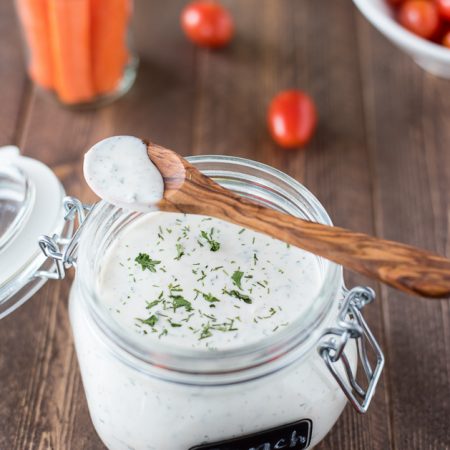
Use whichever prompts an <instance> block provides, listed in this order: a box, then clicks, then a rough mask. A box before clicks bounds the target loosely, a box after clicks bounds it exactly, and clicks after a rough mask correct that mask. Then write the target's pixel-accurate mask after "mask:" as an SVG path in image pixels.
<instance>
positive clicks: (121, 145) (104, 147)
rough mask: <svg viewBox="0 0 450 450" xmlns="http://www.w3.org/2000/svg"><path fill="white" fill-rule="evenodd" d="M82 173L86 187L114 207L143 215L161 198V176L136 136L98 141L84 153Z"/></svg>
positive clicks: (144, 145) (162, 188)
mask: <svg viewBox="0 0 450 450" xmlns="http://www.w3.org/2000/svg"><path fill="white" fill-rule="evenodd" d="M83 170H84V177H85V179H86V182H87V183H88V185H89V187H90V188H91V189H92V190H93V191H94V192H95V193H96V194H97V195H98V196H99V197H101V198H102V199H104V200H106V201H108V202H110V203H112V204H114V205H116V206H120V207H122V208H127V209H131V210H135V211H143V212H146V211H150V210H151V209H152V205H154V204H155V203H157V202H158V201H159V200H161V199H162V197H163V193H164V182H163V179H162V177H161V174H160V173H159V171H158V169H157V168H156V167H155V165H154V164H153V163H152V162H151V161H150V159H149V157H148V155H147V144H146V143H145V142H143V141H142V140H141V139H138V138H136V137H133V136H114V137H110V138H107V139H104V140H103V141H100V142H98V143H97V144H95V145H94V146H93V147H92V148H91V149H90V150H89V151H88V152H87V153H86V155H85V157H84V167H83Z"/></svg>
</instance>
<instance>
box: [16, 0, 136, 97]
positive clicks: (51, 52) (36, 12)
mask: <svg viewBox="0 0 450 450" xmlns="http://www.w3.org/2000/svg"><path fill="white" fill-rule="evenodd" d="M132 1H133V0H16V6H17V12H18V15H19V19H20V22H21V24H22V28H23V31H24V36H25V41H26V44H27V56H28V72H29V75H30V77H31V78H32V79H33V81H34V82H35V83H36V85H38V86H39V87H41V88H43V89H45V90H47V91H51V92H53V93H54V94H55V95H56V97H57V98H58V99H59V101H60V102H61V103H63V104H65V105H70V106H99V105H101V104H104V103H108V102H109V101H112V100H114V99H116V98H118V97H120V96H121V95H122V94H124V93H125V92H127V91H128V89H129V88H130V87H131V85H132V84H133V82H134V79H135V76H136V70H137V61H138V60H137V57H136V56H135V55H134V54H133V53H132V52H131V50H130V46H129V43H128V40H129V25H130V19H131V14H132V6H133V5H132Z"/></svg>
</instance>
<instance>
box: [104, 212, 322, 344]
mask: <svg viewBox="0 0 450 450" xmlns="http://www.w3.org/2000/svg"><path fill="white" fill-rule="evenodd" d="M320 286H321V275H320V269H319V266H318V261H317V258H316V256H314V255H312V254H311V253H308V252H306V251H304V250H301V249H299V248H296V247H291V246H289V245H287V244H286V243H284V242H281V241H278V240H276V239H273V238H271V237H268V236H265V235H263V234H260V233H256V232H253V231H251V230H249V229H245V228H242V227H239V226H237V225H234V224H231V223H228V222H224V221H222V220H218V219H214V218H211V217H205V216H194V215H184V214H174V213H161V212H156V213H150V214H147V215H145V216H143V217H142V218H141V219H139V220H138V221H137V222H135V223H133V224H132V225H130V226H128V227H127V228H126V229H125V230H123V231H122V232H121V234H120V235H119V237H118V238H117V239H116V240H115V241H114V243H113V244H112V245H111V247H110V248H109V249H108V251H107V252H106V254H105V256H104V259H103V264H102V268H101V273H100V276H99V279H98V286H97V290H98V293H99V296H100V298H101V299H102V301H103V302H104V303H105V304H106V305H107V307H108V308H109V310H110V311H111V314H112V315H113V317H114V319H115V320H117V321H118V322H119V323H120V325H122V326H123V327H124V328H126V329H129V330H130V331H132V332H135V333H138V334H140V335H141V336H142V337H143V339H147V340H149V341H152V342H154V341H155V340H156V341H158V340H161V341H164V342H167V343H172V344H174V345H177V346H183V347H189V348H207V349H210V350H212V349H225V348H231V347H236V346H241V345H245V344H248V343H250V342H255V341H258V340H260V339H262V338H264V337H266V336H270V335H271V334H273V333H275V332H277V331H279V330H281V329H283V327H286V326H287V325H288V324H289V323H290V322H291V321H292V320H295V319H296V318H297V317H299V316H300V315H301V314H302V313H303V312H304V310H305V309H306V308H308V307H309V306H310V304H311V302H312V301H313V300H314V299H315V298H316V296H317V294H318V290H319V288H320Z"/></svg>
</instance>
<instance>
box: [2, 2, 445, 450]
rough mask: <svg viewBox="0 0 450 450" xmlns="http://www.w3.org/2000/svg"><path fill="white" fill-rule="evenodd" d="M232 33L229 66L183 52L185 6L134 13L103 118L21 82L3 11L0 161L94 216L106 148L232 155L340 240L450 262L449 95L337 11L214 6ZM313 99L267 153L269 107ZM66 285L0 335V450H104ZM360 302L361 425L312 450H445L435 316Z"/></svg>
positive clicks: (384, 301) (395, 299)
mask: <svg viewBox="0 0 450 450" xmlns="http://www.w3.org/2000/svg"><path fill="white" fill-rule="evenodd" d="M223 1H224V3H226V4H227V5H228V6H229V8H230V9H231V11H232V12H233V13H234V16H235V18H236V22H237V24H236V25H237V36H236V39H235V41H234V43H233V45H231V46H230V47H229V48H228V49H226V50H224V51H220V52H215V53H212V52H209V51H205V50H198V49H195V48H193V47H192V46H191V45H190V44H189V43H188V42H186V40H185V39H184V37H183V35H182V33H181V31H180V27H179V12H180V9H181V8H182V6H183V5H184V3H185V2H184V1H181V0H170V1H167V0H139V1H137V2H136V14H135V19H136V20H135V22H136V23H135V30H136V42H135V44H136V48H137V49H138V51H139V53H140V55H141V58H142V61H141V69H140V72H139V76H138V79H137V82H136V85H135V86H134V88H133V89H132V90H131V91H130V93H129V94H127V96H125V97H124V98H123V99H121V100H119V101H118V102H116V103H115V104H113V105H111V106H108V107H106V108H103V109H100V110H97V111H89V112H75V111H69V110H66V109H63V108H61V107H59V106H58V105H56V104H55V103H53V102H52V101H51V100H50V99H48V98H45V97H43V96H42V95H40V93H39V92H36V90H35V89H34V88H33V87H32V85H31V84H30V83H29V82H28V81H27V78H26V76H25V72H24V62H23V61H24V56H23V52H21V50H20V49H21V40H20V36H19V32H18V25H17V23H16V21H15V14H14V11H13V1H12V0H2V1H1V2H0V32H1V36H2V39H1V41H0V81H1V86H2V89H0V119H1V120H0V144H9V143H15V144H18V145H20V146H21V148H22V150H23V152H24V153H25V154H27V155H30V156H33V157H36V158H39V159H41V160H42V161H44V162H45V163H47V164H49V165H50V166H51V167H52V168H53V169H54V170H55V172H56V173H57V175H58V176H59V177H60V179H61V180H62V182H63V183H64V186H65V188H66V191H67V192H68V193H70V194H71V195H75V196H78V197H80V198H81V199H82V200H84V201H93V200H94V199H95V198H94V196H93V195H92V194H91V193H90V192H89V190H88V189H87V187H86V186H85V184H84V182H83V181H82V177H81V160H82V155H83V153H84V151H85V150H86V149H87V148H88V147H89V146H90V145H92V144H93V143H95V142H96V141H97V140H98V139H101V138H103V137H106V136H108V135H111V134H121V133H127V134H133V135H138V136H146V137H148V138H150V139H151V140H152V141H153V142H158V143H160V144H162V145H164V146H166V147H168V148H172V149H174V150H176V151H178V152H179V153H181V154H183V155H188V154H202V153H203V154H206V153H213V154H223V153H226V154H230V155H236V156H243V157H248V158H252V159H255V160H258V161H262V162H265V163H268V164H270V165H273V166H275V167H277V168H279V169H281V170H283V171H285V172H286V173H288V174H289V175H292V176H294V177H295V178H296V179H298V180H299V181H301V182H303V183H304V184H305V185H306V186H307V187H308V188H309V189H310V190H311V191H313V192H314V193H315V194H316V195H317V197H318V198H319V200H320V201H321V202H322V203H323V204H324V206H325V207H326V209H327V210H328V211H329V213H330V215H331V217H332V218H333V221H334V223H335V224H336V225H340V226H343V227H346V228H350V229H354V230H358V231H362V232H366V233H374V234H376V235H378V236H380V237H383V238H387V239H395V240H400V241H402V242H405V243H407V244H412V245H417V246H421V247H424V248H427V249H429V250H431V251H436V252H438V253H441V254H446V255H447V256H449V255H450V244H449V243H450V202H449V200H450V196H449V192H450V154H449V148H450V82H448V81H445V80H440V79H437V78H435V77H432V76H430V75H427V74H426V73H424V72H422V71H421V70H420V69H419V68H418V67H417V66H416V65H415V64H414V63H413V62H412V61H411V60H410V59H409V58H408V57H407V56H405V55H404V54H403V53H401V52H400V51H399V50H397V49H396V48H394V47H393V46H392V45H391V44H390V43H388V42H387V41H386V40H385V39H384V38H383V37H382V36H380V35H379V34H378V33H377V32H376V31H375V30H373V29H372V28H371V27H370V25H368V24H367V22H366V21H365V20H364V19H362V18H361V17H360V16H359V14H358V12H357V11H356V10H355V9H354V8H353V6H352V4H351V2H350V1H348V0H333V1H325V0H322V1H320V0H302V1H300V0H283V1H280V0H245V1H243V0H240V1H239V0H227V1H225V0H223ZM288 87H299V88H302V89H305V90H307V91H309V92H310V93H311V94H312V95H313V97H314V98H315V100H316V102H317V106H318V110H319V114H320V124H319V129H318V131H317V134H316V136H315V138H314V140H313V141H312V142H311V144H310V145H309V146H308V149H307V150H306V151H300V152H283V151H281V150H279V149H278V148H277V147H276V146H275V145H274V144H273V143H272V142H271V140H270V139H269V137H268V134H267V131H266V127H265V110H266V106H267V103H268V101H269V100H270V98H271V96H272V95H273V94H275V93H276V92H277V91H278V90H279V89H282V88H288ZM70 278H71V277H69V279H67V280H65V281H64V282H49V283H47V284H46V285H45V287H44V288H43V289H42V290H41V291H40V292H39V293H38V294H36V295H35V296H34V297H33V299H32V300H30V301H29V302H28V303H27V304H26V305H24V306H23V307H21V308H20V309H19V310H18V311H16V312H15V313H14V314H13V315H11V316H9V317H7V318H6V319H4V320H2V321H1V322H0V450H25V449H27V450H28V449H33V450H34V449H39V450H41V449H42V450H44V449H58V450H101V449H103V448H104V447H103V446H102V444H101V442H100V440H99V438H98V437H97V435H96V433H95V431H94V429H93V427H92V424H91V422H90V419H89V415H88V411H87V406H86V401H85V398H84V393H83V388H82V385H81V380H80V376H79V371H78V365H77V361H76V356H75V354H74V350H73V344H72V337H71V332H70V325H69V322H68V317H67V297H68V292H69V289H70V283H71V279H70ZM346 281H347V284H348V285H349V286H353V285H355V284H371V285H372V286H373V287H375V289H376V291H377V294H378V299H377V301H376V302H375V303H374V304H373V305H371V306H369V307H368V308H367V310H366V311H365V316H366V317H367V319H368V322H369V324H370V326H371V327H372V329H373V331H374V333H375V335H376V336H377V337H378V339H379V341H380V343H381V345H382V347H383V349H384V351H385V354H386V357H387V362H386V368H385V371H384V374H383V377H382V381H381V385H380V386H379V388H378V390H377V394H376V397H375V399H374V402H373V404H372V406H371V408H370V411H369V413H368V414H366V415H364V416H360V415H357V414H356V413H355V412H354V411H352V410H351V408H350V407H347V408H346V410H345V412H344V414H343V415H342V416H341V418H340V419H339V421H338V423H337V424H336V426H335V427H334V428H333V430H332V431H331V433H330V434H329V435H328V436H327V437H326V439H325V440H324V441H323V442H322V443H321V444H320V445H319V446H318V447H317V449H319V450H361V449H364V450H366V449H368V450H370V449H373V450H386V449H396V450H423V449H425V450H431V449H433V450H442V449H449V448H450V426H449V417H450V404H449V402H450V310H449V301H448V300H440V301H433V302H430V301H424V300H421V299H412V298H408V299H406V298H404V295H403V294H400V293H398V292H397V291H394V290H391V289H389V288H385V287H382V288H380V287H379V286H376V285H374V284H373V283H371V282H369V281H368V280H366V279H364V278H362V277H360V276H356V275H353V274H347V276H346Z"/></svg>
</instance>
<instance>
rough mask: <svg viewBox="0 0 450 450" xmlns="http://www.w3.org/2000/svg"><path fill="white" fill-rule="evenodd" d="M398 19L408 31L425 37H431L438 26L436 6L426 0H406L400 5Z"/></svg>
mask: <svg viewBox="0 0 450 450" xmlns="http://www.w3.org/2000/svg"><path fill="white" fill-rule="evenodd" d="M398 19H399V22H400V23H401V24H402V25H403V26H404V27H405V28H407V29H408V30H409V31H411V32H413V33H415V34H417V35H418V36H421V37H423V38H425V39H431V38H433V37H434V36H435V35H436V33H437V32H438V31H439V28H440V18H439V13H438V10H437V7H436V5H435V4H434V3H433V2H431V1H427V0H407V1H406V2H405V3H403V4H402V6H401V7H400V10H399V13H398Z"/></svg>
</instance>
